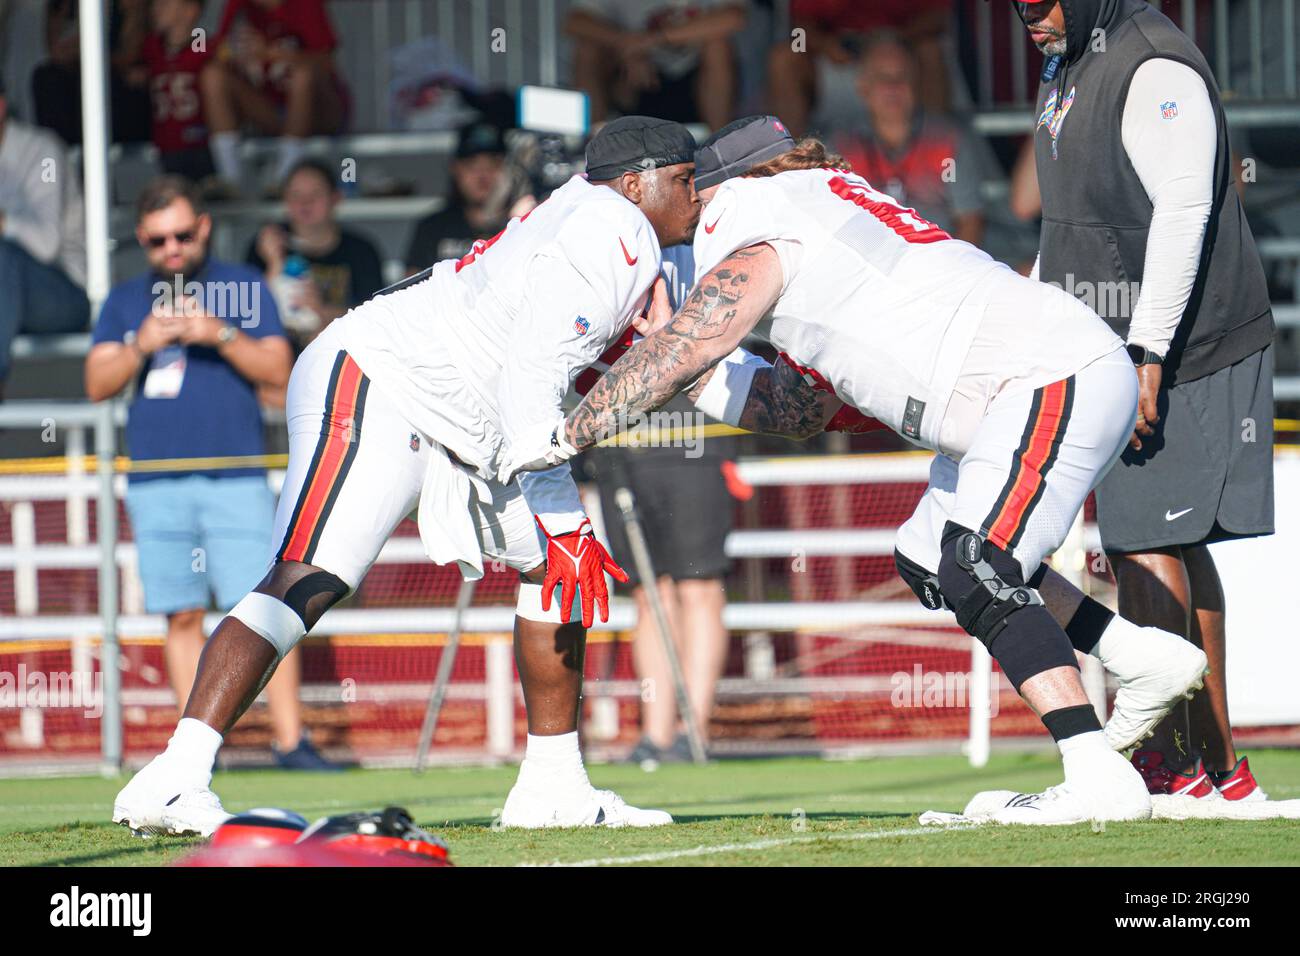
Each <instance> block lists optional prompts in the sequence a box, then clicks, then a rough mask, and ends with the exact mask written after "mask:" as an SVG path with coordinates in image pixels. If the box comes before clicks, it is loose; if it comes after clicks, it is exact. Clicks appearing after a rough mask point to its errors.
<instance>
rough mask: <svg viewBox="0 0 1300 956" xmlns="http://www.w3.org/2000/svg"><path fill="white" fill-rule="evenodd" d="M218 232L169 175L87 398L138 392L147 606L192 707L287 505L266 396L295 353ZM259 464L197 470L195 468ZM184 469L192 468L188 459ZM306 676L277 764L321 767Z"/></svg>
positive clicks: (262, 293) (134, 515) (276, 699)
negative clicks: (307, 719) (218, 246)
mask: <svg viewBox="0 0 1300 956" xmlns="http://www.w3.org/2000/svg"><path fill="white" fill-rule="evenodd" d="M211 231H212V221H211V219H210V218H209V217H208V215H207V214H206V213H205V212H204V210H203V208H202V205H201V203H200V201H199V198H198V195H197V193H196V192H195V190H194V187H193V186H192V185H191V184H190V183H189V181H188V180H185V179H182V178H180V177H176V176H164V177H161V178H159V179H157V180H154V181H153V182H152V183H150V184H149V185H148V186H147V187H146V188H145V190H144V192H143V193H142V194H141V196H140V200H139V206H138V210H137V219H136V239H137V240H138V241H139V243H140V245H141V247H143V249H144V252H145V255H146V257H147V258H148V260H149V265H150V267H151V268H150V270H149V272H147V273H146V274H144V275H142V276H138V277H137V278H134V279H128V280H127V281H125V282H122V283H119V284H118V285H117V286H115V287H114V288H113V290H112V291H111V292H110V293H109V295H108V298H107V299H106V300H105V302H104V307H103V310H102V311H101V313H100V316H99V321H98V323H96V325H95V331H94V336H93V341H94V344H93V346H92V347H91V350H90V354H89V355H88V356H87V358H86V393H87V394H88V395H89V396H90V398H91V400H93V401H102V400H103V399H107V398H111V397H113V396H114V395H117V394H119V393H121V392H122V391H124V390H125V389H127V388H128V387H129V386H131V385H132V384H134V386H135V390H134V395H133V397H132V399H131V406H130V412H129V415H128V419H127V426H126V441H127V448H128V450H129V452H130V455H131V459H132V472H131V476H130V483H129V485H128V488H127V498H126V505H127V512H128V514H129V515H130V518H131V526H132V529H133V531H134V535H135V543H136V550H137V553H138V555H139V563H140V577H141V580H142V582H143V584H144V594H145V607H146V609H147V610H148V611H149V612H150V613H153V614H164V615H166V616H167V638H166V643H165V656H166V660H167V672H168V677H169V679H170V681H171V685H172V688H173V690H175V692H176V699H177V701H178V702H180V703H181V704H182V705H183V704H184V702H185V701H186V700H187V699H188V698H189V692H190V686H191V685H192V683H193V680H194V674H195V671H196V669H197V667H198V661H199V655H200V654H201V653H202V651H203V644H204V639H205V636H204V633H203V614H204V612H205V611H206V610H207V609H208V607H209V606H210V605H211V604H212V601H213V599H214V598H215V601H216V607H217V609H218V610H221V611H225V610H229V609H230V608H231V607H232V606H234V604H235V603H236V602H237V601H238V600H239V599H240V598H242V597H243V596H244V595H245V594H246V593H247V592H248V591H249V590H251V589H252V588H253V587H254V586H255V585H256V584H257V582H258V580H259V579H260V578H261V577H262V575H263V574H264V573H265V572H266V570H267V569H268V568H269V567H270V560H271V552H272V542H271V525H272V520H273V517H274V511H275V502H274V500H273V497H272V494H271V491H270V489H269V488H268V487H267V483H266V472H265V469H264V468H263V466H262V464H261V462H260V456H261V455H262V454H263V452H264V446H263V429H262V415H261V410H260V408H259V406H258V402H257V390H258V388H259V387H268V388H271V389H278V388H283V387H284V385H285V383H287V382H288V380H289V369H290V366H291V364H292V353H291V350H290V347H289V342H288V339H286V337H285V335H284V330H283V328H282V327H281V325H280V317H279V315H278V314H277V313H276V309H275V304H274V302H273V301H272V299H271V295H270V293H269V291H268V290H267V288H266V285H265V283H264V282H263V281H262V279H261V276H260V275H259V274H258V273H257V272H255V271H254V270H252V269H250V268H248V267H246V266H242V265H229V264H226V263H222V262H217V261H214V260H211V259H209V258H208V255H207V252H208V239H209V236H210V235H211ZM214 458H219V459H230V458H234V459H241V458H245V459H247V463H246V464H242V465H240V466H237V467H229V466H228V465H229V463H228V462H213V461H205V462H195V461H191V462H188V463H187V462H186V461H185V459H214ZM178 459H179V461H178ZM299 679H300V665H298V663H297V662H295V663H294V665H291V666H290V667H287V668H286V667H283V666H282V667H281V668H280V669H279V670H278V671H277V672H276V677H275V679H274V680H272V682H271V684H270V686H269V687H268V689H267V692H268V696H269V699H270V703H271V720H272V724H273V726H274V730H275V738H276V747H277V752H278V754H279V755H280V756H281V758H282V762H284V761H288V763H289V764H290V765H303V766H313V767H319V766H320V765H321V758H320V757H319V755H317V754H316V753H315V751H314V750H313V749H312V748H311V744H310V743H309V742H307V741H306V739H305V738H304V737H303V736H302V727H301V723H300V714H299V705H298V683H299Z"/></svg>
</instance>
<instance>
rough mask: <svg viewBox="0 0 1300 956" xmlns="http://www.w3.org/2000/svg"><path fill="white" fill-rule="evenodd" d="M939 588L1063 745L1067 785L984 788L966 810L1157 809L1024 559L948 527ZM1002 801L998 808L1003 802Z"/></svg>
mask: <svg viewBox="0 0 1300 956" xmlns="http://www.w3.org/2000/svg"><path fill="white" fill-rule="evenodd" d="M938 580H939V588H940V590H941V592H942V595H943V598H944V600H946V601H947V603H948V604H949V605H950V606H951V607H952V609H953V612H954V614H955V615H956V617H957V622H958V623H959V624H960V625H961V627H962V629H963V630H965V631H966V632H967V633H968V634H970V635H972V636H973V637H975V638H976V639H977V640H979V641H980V642H981V643H983V644H984V645H985V646H986V647H987V648H988V649H989V653H990V654H991V655H992V656H993V657H994V659H995V660H997V662H998V664H999V665H1000V666H1001V668H1002V671H1003V673H1004V674H1006V675H1007V679H1008V680H1009V681H1010V682H1011V684H1012V686H1014V687H1015V688H1016V690H1017V691H1018V692H1019V693H1020V694H1021V696H1022V697H1023V698H1024V699H1025V701H1026V702H1027V703H1028V704H1029V705H1030V706H1031V707H1033V708H1034V710H1035V711H1036V712H1037V713H1038V714H1039V717H1040V718H1041V719H1042V721H1043V724H1044V726H1046V727H1047V729H1048V731H1049V732H1050V733H1051V735H1052V738H1053V739H1054V740H1055V741H1056V743H1057V746H1058V747H1059V749H1060V751H1061V757H1062V762H1063V764H1064V768H1065V782H1064V783H1063V784H1060V785H1058V786H1056V787H1051V788H1049V789H1048V790H1046V791H1044V792H1043V793H1039V794H1016V795H1015V796H1014V797H1011V798H1008V799H1006V800H1005V802H1004V803H1003V805H1002V806H1000V807H997V806H996V804H997V800H996V799H990V795H989V794H982V795H980V796H978V797H977V798H976V800H974V801H972V805H971V806H970V807H968V810H970V811H971V812H972V813H976V814H983V813H988V814H990V816H989V817H986V818H991V819H992V820H994V821H996V822H999V823H1027V824H1065V823H1078V822H1082V821H1086V820H1136V819H1145V818H1147V817H1149V816H1150V814H1151V801H1150V798H1149V796H1148V795H1147V792H1146V786H1145V785H1144V784H1143V782H1142V779H1141V777H1140V776H1139V775H1138V774H1137V773H1136V771H1134V769H1133V767H1132V766H1131V765H1130V764H1129V763H1128V761H1127V760H1125V759H1124V758H1123V757H1122V756H1121V755H1119V754H1117V753H1115V751H1113V750H1112V749H1111V748H1110V746H1109V745H1108V744H1107V742H1106V737H1105V735H1104V734H1103V733H1102V729H1101V723H1100V721H1098V719H1097V715H1096V712H1095V711H1094V710H1093V709H1092V705H1091V704H1089V703H1088V699H1087V695H1086V694H1085V693H1084V690H1083V685H1082V683H1081V682H1080V679H1079V672H1078V666H1077V663H1076V661H1075V656H1074V647H1073V645H1072V644H1071V642H1070V639H1069V638H1068V637H1067V636H1066V634H1065V631H1064V629H1063V628H1062V627H1061V626H1060V625H1059V624H1058V623H1057V622H1056V621H1055V620H1054V619H1053V618H1052V615H1051V614H1050V613H1049V612H1048V610H1047V608H1046V606H1045V605H1044V602H1043V599H1042V597H1041V596H1040V595H1039V593H1038V592H1037V591H1036V590H1035V589H1034V588H1033V587H1031V586H1030V585H1029V584H1028V582H1026V581H1025V580H1024V577H1023V572H1022V570H1021V567H1020V562H1019V561H1018V560H1017V559H1016V558H1015V557H1014V556H1013V555H1012V554H1011V553H1010V552H1008V551H1006V550H1004V549H1003V548H1001V547H999V546H998V545H997V544H995V543H994V542H993V541H991V540H989V538H988V537H987V536H985V535H984V534H982V533H980V532H976V531H972V530H970V529H969V528H965V527H962V526H961V525H958V524H956V523H955V522H949V523H948V524H947V526H946V527H945V528H944V534H943V539H942V551H941V557H940V561H939V570H938ZM995 807H996V809H995Z"/></svg>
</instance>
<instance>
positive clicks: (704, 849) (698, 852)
mask: <svg viewBox="0 0 1300 956" xmlns="http://www.w3.org/2000/svg"><path fill="white" fill-rule="evenodd" d="M974 829H976V827H975V826H973V825H972V826H956V827H944V828H938V827H910V828H908V829H906V830H869V831H867V832H865V833H826V834H822V835H817V834H809V835H808V836H798V837H782V838H781V839H779V840H755V841H753V842H750V843H718V844H714V845H712V846H706V845H701V846H696V847H691V848H690V849H689V850H663V851H661V852H659V853H638V854H636V855H634V856H605V857H597V858H595V859H591V860H578V861H576V862H572V863H564V862H560V861H556V862H554V863H520V864H518V865H519V866H564V867H570V866H618V865H620V864H623V863H661V862H663V861H664V860H680V859H683V858H686V857H693V856H713V855H715V854H718V853H746V852H749V851H752V850H771V849H774V848H776V847H781V846H795V845H798V844H800V843H819V842H821V841H823V840H835V841H837V842H845V843H851V842H860V841H863V840H888V839H890V838H892V837H917V836H931V835H933V834H935V833H951V832H953V831H954V830H974Z"/></svg>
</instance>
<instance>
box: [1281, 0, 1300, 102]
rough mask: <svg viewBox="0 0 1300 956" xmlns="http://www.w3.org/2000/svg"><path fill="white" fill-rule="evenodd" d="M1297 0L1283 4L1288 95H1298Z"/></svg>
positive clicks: (1284, 53) (1283, 52) (1284, 67)
mask: <svg viewBox="0 0 1300 956" xmlns="http://www.w3.org/2000/svg"><path fill="white" fill-rule="evenodd" d="M1295 34H1296V30H1295V0H1286V2H1285V3H1284V4H1283V5H1282V82H1283V84H1284V88H1285V90H1286V95H1287V96H1295V95H1296V80H1297V77H1296V55H1295V46H1296V36H1295Z"/></svg>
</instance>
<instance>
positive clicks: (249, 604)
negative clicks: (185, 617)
mask: <svg viewBox="0 0 1300 956" xmlns="http://www.w3.org/2000/svg"><path fill="white" fill-rule="evenodd" d="M538 590H541V589H540V588H539V589H538ZM227 617H233V618H235V619H236V620H238V621H239V622H240V623H242V624H243V625H244V626H246V627H248V628H249V629H250V630H252V631H255V632H256V633H257V634H258V635H259V636H260V637H262V638H263V639H264V640H265V641H266V642H267V643H268V644H270V645H271V646H272V647H274V648H275V653H276V657H277V658H278V659H279V660H284V655H286V654H288V653H289V652H290V651H291V650H293V649H294V647H296V646H297V644H298V642H299V641H301V640H302V639H303V638H304V637H306V636H307V628H306V627H304V626H303V623H302V618H300V617H299V616H298V613H297V612H296V611H295V610H294V609H293V608H291V607H289V605H287V604H285V603H284V602H283V601H281V600H280V599H279V598H273V597H271V595H269V594H262V593H261V592H260V591H253V592H252V593H250V594H249V595H247V596H246V597H245V598H244V599H243V600H242V601H240V602H239V603H238V604H236V605H235V606H234V607H233V608H231V609H230V613H229V614H228V615H227Z"/></svg>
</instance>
